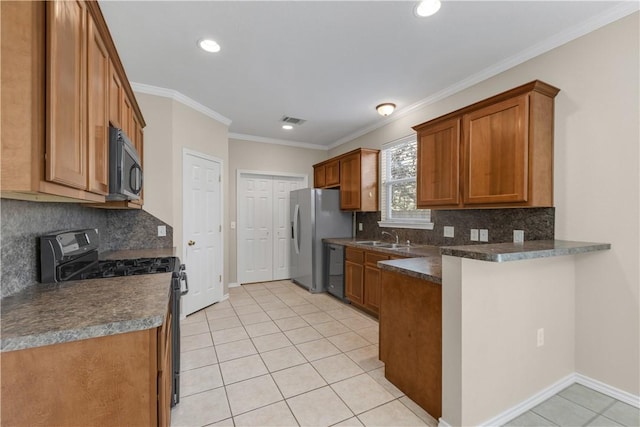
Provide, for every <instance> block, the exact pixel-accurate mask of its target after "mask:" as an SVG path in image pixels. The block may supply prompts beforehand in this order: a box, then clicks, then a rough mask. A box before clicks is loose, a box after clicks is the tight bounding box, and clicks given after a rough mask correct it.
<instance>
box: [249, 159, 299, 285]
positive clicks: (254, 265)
mask: <svg viewBox="0 0 640 427" xmlns="http://www.w3.org/2000/svg"><path fill="white" fill-rule="evenodd" d="M306 186H307V178H306V176H303V175H290V176H287V175H286V174H285V175H277V174H267V173H264V174H263V173H260V172H248V171H247V172H242V171H238V176H237V191H238V192H237V209H238V211H237V218H238V235H237V249H238V252H237V261H238V265H237V267H238V282H239V283H253V282H267V281H271V280H281V279H288V278H289V277H291V273H290V266H289V264H290V261H289V249H290V240H291V236H290V233H291V228H290V219H289V193H290V192H291V190H297V189H299V188H305V187H306Z"/></svg>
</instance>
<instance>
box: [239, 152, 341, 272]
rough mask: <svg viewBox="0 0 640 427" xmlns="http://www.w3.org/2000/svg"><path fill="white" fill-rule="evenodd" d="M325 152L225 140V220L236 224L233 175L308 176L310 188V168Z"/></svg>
mask: <svg viewBox="0 0 640 427" xmlns="http://www.w3.org/2000/svg"><path fill="white" fill-rule="evenodd" d="M327 158H328V157H327V152H326V151H324V150H314V149H309V148H295V147H290V146H286V145H276V144H264V143H260V142H253V141H243V140H239V139H230V140H229V174H228V175H229V186H230V192H229V221H235V222H236V223H237V221H238V216H237V212H236V208H237V201H236V193H237V190H236V172H237V171H238V170H252V171H262V172H280V173H296V174H304V175H307V176H308V179H307V182H308V183H309V186H313V167H312V166H313V165H314V164H316V163H320V162H322V161H323V160H326V159H327ZM227 231H228V232H229V236H230V237H229V238H230V245H229V253H228V257H229V268H230V275H229V283H234V282H236V281H237V235H236V231H237V230H232V229H231V228H230V227H229V224H227Z"/></svg>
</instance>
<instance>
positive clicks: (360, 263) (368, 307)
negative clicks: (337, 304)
mask: <svg viewBox="0 0 640 427" xmlns="http://www.w3.org/2000/svg"><path fill="white" fill-rule="evenodd" d="M400 258H404V257H402V256H391V255H388V254H386V253H382V252H377V251H369V250H363V249H356V248H352V247H347V248H346V255H345V294H346V297H347V299H349V301H351V304H352V305H354V306H356V307H358V308H360V309H362V310H364V311H366V312H367V313H369V314H372V315H374V316H375V317H378V316H379V314H380V301H381V299H382V294H381V275H380V273H381V270H380V268H379V267H378V261H387V260H389V259H400Z"/></svg>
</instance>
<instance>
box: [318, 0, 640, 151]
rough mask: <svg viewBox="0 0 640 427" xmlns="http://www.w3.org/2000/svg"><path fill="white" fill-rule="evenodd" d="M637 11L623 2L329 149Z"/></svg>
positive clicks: (633, 4)
mask: <svg viewBox="0 0 640 427" xmlns="http://www.w3.org/2000/svg"><path fill="white" fill-rule="evenodd" d="M638 10H640V2H638V1H633V0H628V1H624V2H622V3H621V4H619V5H617V6H615V7H612V8H611V9H609V10H607V11H605V12H603V13H601V14H600V15H597V16H594V17H593V18H591V19H588V20H586V21H584V22H582V23H580V24H579V25H576V26H574V27H571V28H567V29H566V30H564V31H562V32H560V33H558V34H556V35H554V36H552V37H549V38H548V39H545V40H543V41H541V42H540V43H538V44H536V45H534V46H531V47H530V48H528V49H525V50H523V51H521V52H519V53H518V54H516V55H513V56H511V57H509V58H507V59H505V60H503V61H500V62H498V63H496V64H494V65H492V66H490V67H488V68H485V69H484V70H482V71H480V72H479V73H476V74H474V75H471V76H469V77H467V78H466V79H464V80H461V81H459V82H457V83H455V84H453V85H451V86H449V87H447V88H444V89H443V90H441V91H439V92H436V93H435V94H433V95H431V96H429V97H427V98H424V99H422V100H420V101H418V102H415V103H413V104H411V105H409V106H407V107H405V108H402V109H399V110H398V111H396V112H395V113H394V114H393V115H392V116H388V117H387V118H385V119H384V120H380V121H377V122H376V123H374V124H372V125H369V126H366V127H364V128H362V129H360V130H357V131H356V132H354V133H352V134H349V135H347V136H345V137H343V138H340V139H339V140H337V141H335V142H334V143H332V144H330V145H329V148H330V149H332V148H336V147H339V146H340V145H342V144H345V143H347V142H349V141H352V140H354V139H356V138H358V137H360V136H362V135H365V134H367V133H369V132H372V131H374V130H376V129H379V128H381V127H383V126H385V125H387V124H389V123H393V122H395V121H397V120H399V119H401V118H402V117H404V116H406V115H408V114H410V113H412V112H414V111H416V110H419V109H421V108H424V107H426V106H428V105H431V104H435V103H436V102H438V101H440V100H442V99H445V98H448V97H450V96H452V95H455V94H456V93H458V92H461V91H463V90H465V89H468V88H470V87H471V86H473V85H476V84H478V83H480V82H482V81H484V80H487V79H489V78H491V77H494V76H496V75H498V74H500V73H502V72H504V71H507V70H508V69H510V68H513V67H515V66H517V65H520V64H522V63H523V62H526V61H528V60H530V59H533V58H535V57H536V56H539V55H542V54H543V53H546V52H549V51H550V50H553V49H555V48H557V47H559V46H562V45H564V44H566V43H569V42H571V41H573V40H575V39H577V38H579V37H582V36H584V35H586V34H589V33H591V32H593V31H595V30H597V29H599V28H602V27H604V26H605V25H608V24H611V23H612V22H615V21H617V20H619V19H622V18H624V17H626V16H628V15H631V14H632V13H634V12H637V11H638Z"/></svg>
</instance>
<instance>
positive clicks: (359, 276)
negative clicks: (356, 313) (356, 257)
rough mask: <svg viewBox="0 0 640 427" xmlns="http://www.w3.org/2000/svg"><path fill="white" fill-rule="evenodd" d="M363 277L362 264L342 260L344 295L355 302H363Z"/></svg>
mask: <svg viewBox="0 0 640 427" xmlns="http://www.w3.org/2000/svg"><path fill="white" fill-rule="evenodd" d="M363 279H364V271H363V266H362V264H356V263H355V262H352V261H345V262H344V280H345V296H346V297H347V299H349V300H350V301H353V302H355V303H357V304H362V303H363V288H362V285H363Z"/></svg>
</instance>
